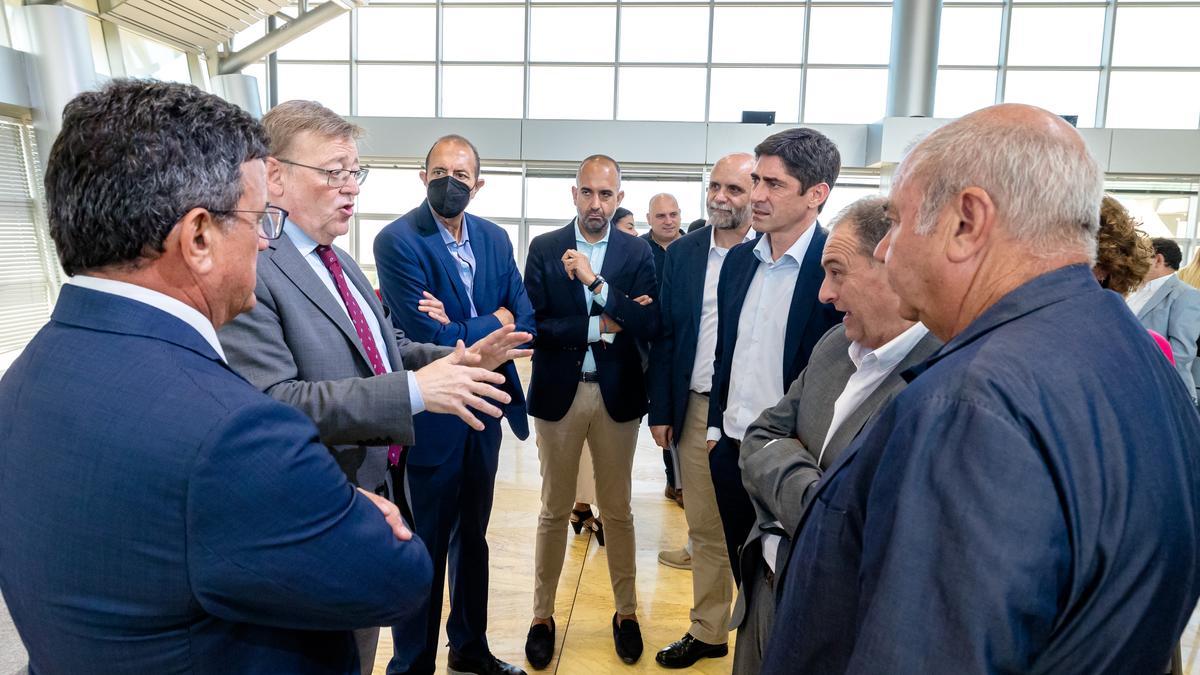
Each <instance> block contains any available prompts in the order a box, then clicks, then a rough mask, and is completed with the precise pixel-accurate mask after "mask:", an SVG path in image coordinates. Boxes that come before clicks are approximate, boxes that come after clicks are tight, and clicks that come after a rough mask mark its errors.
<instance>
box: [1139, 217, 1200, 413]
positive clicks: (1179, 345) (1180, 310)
mask: <svg viewBox="0 0 1200 675" xmlns="http://www.w3.org/2000/svg"><path fill="white" fill-rule="evenodd" d="M1151 241H1152V243H1153V244H1154V265H1153V266H1151V267H1150V273H1149V274H1147V275H1146V281H1145V283H1143V284H1142V287H1141V288H1139V289H1138V290H1136V291H1134V292H1133V293H1130V294H1129V297H1128V298H1127V299H1126V302H1127V303H1129V309H1130V310H1131V311H1132V312H1133V313H1134V314H1135V315H1137V318H1138V320H1139V321H1141V322H1142V325H1143V326H1145V327H1146V329H1147V330H1152V331H1154V332H1156V333H1158V334H1159V335H1162V336H1163V337H1165V338H1166V339H1167V341H1168V342H1170V343H1171V353H1172V355H1174V357H1175V371H1176V372H1178V373H1179V377H1180V378H1181V379H1182V380H1183V384H1184V385H1185V386H1187V391H1188V396H1191V397H1192V400H1193V401H1195V399H1196V382H1195V379H1194V376H1193V374H1192V365H1193V363H1194V362H1195V360H1196V347H1197V338H1200V291H1197V290H1196V289H1194V288H1192V287H1191V286H1189V285H1187V284H1186V283H1184V282H1183V281H1181V280H1180V279H1179V277H1178V276H1176V274H1175V273H1176V272H1178V271H1179V265H1180V263H1182V262H1183V251H1181V250H1179V244H1176V243H1175V242H1174V241H1171V240H1170V239H1166V238H1163V237H1156V238H1155V239H1153V240H1151Z"/></svg>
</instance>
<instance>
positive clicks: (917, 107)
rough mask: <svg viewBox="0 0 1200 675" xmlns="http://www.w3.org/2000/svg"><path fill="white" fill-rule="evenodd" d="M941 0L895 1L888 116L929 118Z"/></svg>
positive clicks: (935, 74)
mask: <svg viewBox="0 0 1200 675" xmlns="http://www.w3.org/2000/svg"><path fill="white" fill-rule="evenodd" d="M941 19H942V0H896V1H895V3H894V4H893V6H892V53H891V60H890V61H889V62H888V97H887V115H888V117H933V98H934V87H935V86H936V84H937V59H938V38H939V36H940V32H939V29H940V27H941Z"/></svg>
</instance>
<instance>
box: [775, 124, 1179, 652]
mask: <svg viewBox="0 0 1200 675" xmlns="http://www.w3.org/2000/svg"><path fill="white" fill-rule="evenodd" d="M1102 188H1103V174H1102V172H1101V170H1100V167H1099V166H1098V165H1097V163H1096V162H1095V160H1094V159H1092V158H1091V156H1090V155H1089V154H1088V151H1087V148H1086V146H1085V145H1084V142H1083V139H1082V138H1081V137H1080V136H1079V134H1078V133H1077V132H1076V131H1075V130H1074V129H1072V128H1071V127H1070V126H1069V125H1067V124H1065V123H1064V122H1063V121H1062V120H1061V119H1060V118H1058V117H1057V116H1055V115H1052V114H1050V113H1048V112H1046V111H1044V110H1041V109H1038V108H1033V107H1030V106H1021V105H1011V104H1010V105H1002V106H995V107H992V108H987V109H985V110H982V111H979V112H976V113H974V114H972V115H968V116H966V117H964V118H962V119H960V120H958V121H955V122H953V123H951V124H949V125H947V126H945V127H943V128H941V129H939V130H938V131H935V132H934V133H933V134H931V135H930V136H929V137H927V138H926V139H925V140H924V141H922V142H921V143H920V144H919V145H917V146H916V148H914V149H913V151H912V152H911V153H910V154H909V156H908V157H907V158H906V159H905V160H904V162H903V163H902V164H901V165H900V167H899V169H898V170H897V172H896V175H895V179H894V183H893V188H892V194H891V202H890V205H889V212H890V214H891V217H892V219H893V221H894V224H893V227H892V231H891V233H890V234H889V236H888V238H886V239H884V240H883V241H882V242H881V243H880V245H879V246H878V247H877V248H876V253H875V255H876V257H877V258H880V259H885V260H886V263H887V270H888V279H889V282H890V283H891V285H892V287H893V288H894V289H895V290H896V292H897V294H898V295H899V296H900V302H901V312H902V314H905V315H906V317H907V318H909V319H915V320H919V321H921V322H922V323H924V324H925V325H926V326H928V327H929V329H930V331H931V332H932V333H933V334H934V335H936V336H937V337H938V338H940V339H942V340H944V341H945V342H946V345H945V347H944V348H943V349H942V350H941V351H939V352H938V353H937V354H935V355H934V356H933V357H932V358H931V359H930V360H929V361H928V362H927V363H926V364H925V365H924V366H922V367H918V368H916V369H913V370H912V371H910V374H909V378H910V379H911V378H915V379H912V381H911V384H910V385H909V386H908V388H906V389H905V390H904V392H903V393H902V394H901V395H900V396H899V397H897V399H896V400H895V401H894V402H893V403H892V404H890V405H889V406H888V407H887V408H886V409H885V410H884V411H883V412H882V413H881V414H880V416H879V420H878V422H877V423H876V424H875V425H874V426H873V427H872V428H870V429H867V430H865V431H864V432H863V434H862V435H860V436H859V440H858V441H856V442H855V443H854V444H852V445H851V446H850V447H848V448H847V449H846V450H845V451H844V452H843V453H842V455H841V456H840V457H838V459H837V460H836V461H835V462H834V464H833V465H832V466H831V467H830V468H829V470H828V471H827V472H826V473H825V477H824V478H823V479H822V481H821V482H820V483H818V484H817V486H816V487H815V488H814V496H813V498H812V500H811V502H810V503H811V509H810V511H809V512H808V513H807V515H806V516H805V518H804V520H803V521H802V523H801V525H800V526H799V527H798V528H797V529H798V533H797V535H796V538H795V543H794V546H793V549H792V552H791V555H790V557H789V559H788V563H787V567H786V571H785V572H784V574H785V580H784V583H783V590H782V593H781V595H780V598H779V605H778V611H777V618H776V623H775V628H774V631H773V633H772V636H771V639H770V642H769V644H768V646H767V653H766V656H765V659H764V667H763V671H762V672H763V673H796V672H809V673H816V672H820V673H834V672H837V673H841V672H853V673H993V672H1020V673H1064V672H1078V673H1100V672H1105V673H1150V672H1163V668H1164V666H1165V665H1166V663H1167V661H1168V658H1169V656H1170V651H1171V647H1172V645H1173V644H1174V643H1175V641H1176V640H1177V639H1178V638H1179V635H1180V633H1181V632H1182V631H1183V629H1184V626H1185V625H1186V624H1187V621H1188V617H1189V615H1190V613H1191V610H1192V608H1193V607H1194V606H1195V603H1196V599H1197V595H1198V594H1200V579H1198V578H1197V577H1198V571H1197V570H1198V569H1200V568H1198V566H1197V562H1198V560H1197V558H1198V548H1197V547H1198V544H1200V536H1198V533H1197V526H1196V522H1197V516H1198V511H1200V509H1198V507H1200V503H1198V502H1200V490H1198V489H1197V488H1198V486H1197V478H1198V476H1200V466H1198V465H1197V458H1196V454H1195V449H1196V439H1197V438H1200V417H1197V414H1196V411H1195V409H1194V408H1192V406H1191V401H1190V397H1189V395H1188V392H1187V391H1185V389H1184V386H1183V384H1182V382H1180V380H1179V378H1178V377H1174V376H1173V375H1171V373H1172V370H1171V366H1170V365H1169V364H1168V363H1167V361H1166V360H1165V359H1163V358H1162V354H1161V353H1159V352H1158V349H1157V347H1156V346H1155V345H1154V343H1153V342H1152V341H1151V339H1150V338H1149V336H1148V335H1147V333H1146V331H1145V330H1144V329H1143V328H1142V327H1141V326H1140V325H1139V324H1138V322H1137V320H1136V319H1135V318H1134V317H1133V315H1132V314H1131V313H1130V312H1129V311H1128V309H1127V308H1126V307H1125V304H1124V302H1123V301H1122V300H1121V298H1120V297H1119V296H1117V295H1116V294H1113V293H1109V292H1107V291H1104V290H1102V289H1101V288H1100V287H1099V286H1098V285H1097V284H1096V281H1095V279H1094V277H1093V276H1092V274H1091V271H1090V268H1091V263H1092V259H1093V257H1094V255H1095V250H1096V232H1097V229H1098V216H1099V212H1100V198H1101V194H1102Z"/></svg>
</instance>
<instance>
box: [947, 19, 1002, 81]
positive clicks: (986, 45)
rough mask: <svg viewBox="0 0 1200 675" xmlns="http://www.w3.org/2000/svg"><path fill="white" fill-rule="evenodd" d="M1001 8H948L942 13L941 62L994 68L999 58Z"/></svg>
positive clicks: (948, 64)
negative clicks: (992, 66)
mask: <svg viewBox="0 0 1200 675" xmlns="http://www.w3.org/2000/svg"><path fill="white" fill-rule="evenodd" d="M1002 12H1003V10H1001V9H1000V8H999V7H946V8H945V9H943V10H942V25H941V40H940V41H939V43H938V63H939V64H944V65H947V66H991V65H995V64H996V63H999V59H1000V23H1001V20H1002Z"/></svg>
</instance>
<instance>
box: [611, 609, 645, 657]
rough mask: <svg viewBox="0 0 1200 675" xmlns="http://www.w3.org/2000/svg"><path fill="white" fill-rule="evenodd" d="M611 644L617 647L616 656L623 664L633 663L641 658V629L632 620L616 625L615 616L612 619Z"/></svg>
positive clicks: (614, 614)
mask: <svg viewBox="0 0 1200 675" xmlns="http://www.w3.org/2000/svg"><path fill="white" fill-rule="evenodd" d="M612 628H613V642H614V643H615V644H616V645H617V656H619V657H621V660H622V661H624V662H625V663H635V662H637V660H638V659H640V658H642V629H641V627H640V626H638V622H636V621H634V620H633V619H625V620H624V621H622V622H621V624H620V625H619V626H618V625H617V615H616V613H613V619H612Z"/></svg>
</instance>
